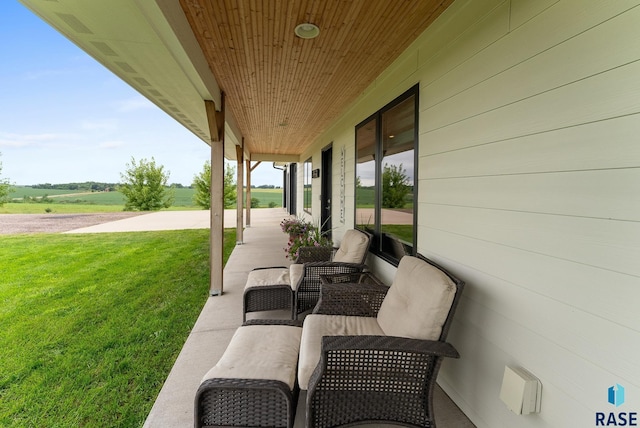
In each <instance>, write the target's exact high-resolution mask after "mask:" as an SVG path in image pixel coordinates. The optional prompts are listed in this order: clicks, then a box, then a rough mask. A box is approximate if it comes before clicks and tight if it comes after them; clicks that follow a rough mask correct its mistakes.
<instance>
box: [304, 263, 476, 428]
mask: <svg viewBox="0 0 640 428" xmlns="http://www.w3.org/2000/svg"><path fill="white" fill-rule="evenodd" d="M407 280H410V283H409V284H407V283H406V282H407ZM400 282H405V283H404V284H400ZM463 288H464V282H462V281H460V280H459V279H457V278H455V277H454V276H453V275H451V274H449V273H447V272H446V271H445V270H444V269H442V268H441V267H439V266H437V265H436V264H435V263H433V262H431V261H429V260H427V259H425V258H424V257H420V258H417V257H410V256H405V257H404V258H403V259H402V260H401V262H400V265H399V267H398V273H397V274H396V278H395V280H394V284H393V285H392V286H391V287H386V286H384V285H380V284H375V283H364V284H347V285H345V284H328V285H323V289H322V298H321V301H320V303H319V305H318V307H316V309H315V310H314V314H312V315H309V316H308V317H307V318H306V319H305V323H304V326H303V332H302V344H301V350H300V352H301V354H300V359H299V362H298V381H299V383H300V387H301V388H302V389H305V388H307V389H308V393H307V427H309V428H311V427H334V426H343V425H344V426H349V425H355V424H360V423H393V424H400V425H404V426H416V427H435V424H436V422H435V419H434V414H433V391H434V386H435V382H436V377H437V375H438V370H439V368H440V365H441V363H442V360H443V359H444V358H445V357H449V358H458V357H459V354H458V352H457V351H456V349H455V348H454V347H453V346H452V345H451V344H449V343H446V342H445V339H446V336H447V334H448V332H449V328H450V326H451V323H452V320H453V315H454V312H455V309H456V307H457V305H458V302H459V301H460V296H461V294H462V290H463ZM431 289H434V291H433V300H431V299H430V298H429V294H430V292H431ZM390 290H393V291H391V292H389V293H388V291H390ZM333 294H337V295H338V296H333ZM340 295H342V296H340ZM347 295H350V296H351V297H347ZM353 296H356V297H353ZM383 296H384V297H383ZM399 296H400V297H399ZM442 296H445V297H442ZM403 299H405V301H403ZM392 300H393V301H392ZM398 301H400V304H401V305H403V304H406V305H407V308H406V310H401V309H400V307H399V306H398ZM436 301H437V302H440V303H438V304H437V305H436V303H434V302H436ZM430 306H432V307H434V309H433V310H431V312H436V313H438V314H439V315H437V316H433V317H432V318H433V322H432V323H431V324H430V325H429V323H428V320H427V319H428V318H429V316H427V315H428V314H425V313H424V312H426V310H425V308H428V307H430ZM380 308H382V309H381V310H380V312H378V309H380ZM421 309H422V311H423V312H420V310H421ZM352 310H354V311H355V313H356V314H357V315H359V316H350V313H351V311H352ZM416 311H417V312H416ZM382 312H385V313H382ZM416 314H417V315H416ZM362 315H365V316H362ZM383 318H386V319H383ZM341 323H342V324H341ZM336 324H337V325H338V326H339V327H338V328H336V327H335V326H336ZM336 330H339V332H336ZM385 330H386V331H385ZM336 334H340V335H336ZM315 342H319V343H315ZM316 346H317V347H318V348H320V350H319V353H320V355H319V362H318V363H317V365H316V366H315V369H313V372H312V373H311V375H309V369H310V368H312V367H313V365H312V363H313V361H314V359H315V361H317V358H318V356H317V355H315V353H316V352H317V348H316ZM305 353H306V354H307V355H304V354H305ZM310 363H311V364H310Z"/></svg>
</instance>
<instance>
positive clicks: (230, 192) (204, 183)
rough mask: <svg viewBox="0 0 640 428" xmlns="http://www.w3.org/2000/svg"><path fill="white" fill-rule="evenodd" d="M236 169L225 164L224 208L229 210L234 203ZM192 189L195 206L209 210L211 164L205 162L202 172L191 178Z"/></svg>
mask: <svg viewBox="0 0 640 428" xmlns="http://www.w3.org/2000/svg"><path fill="white" fill-rule="evenodd" d="M235 173H236V169H235V168H234V167H233V166H231V165H229V164H226V166H225V171H224V207H225V208H231V207H232V206H233V204H235V202H236V196H237V193H236V183H235V181H234V179H233V178H234V176H235ZM193 187H194V188H195V189H196V193H195V195H194V197H193V200H194V202H195V203H196V205H200V206H201V207H202V208H203V209H205V210H208V209H210V208H211V162H210V161H206V162H205V164H204V167H203V168H202V172H201V173H200V174H198V175H196V176H195V177H193Z"/></svg>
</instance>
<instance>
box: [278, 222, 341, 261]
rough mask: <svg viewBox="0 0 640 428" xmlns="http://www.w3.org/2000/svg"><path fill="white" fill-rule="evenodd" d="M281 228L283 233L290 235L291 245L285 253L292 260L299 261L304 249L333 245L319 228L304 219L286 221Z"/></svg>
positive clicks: (281, 224) (288, 245)
mask: <svg viewBox="0 0 640 428" xmlns="http://www.w3.org/2000/svg"><path fill="white" fill-rule="evenodd" d="M280 227H281V228H282V231H283V232H285V233H288V234H289V243H288V244H287V248H285V249H284V251H285V252H286V253H287V258H288V259H290V260H294V261H295V260H297V259H298V256H299V255H300V248H302V247H331V245H332V243H331V241H330V240H329V239H328V238H327V237H326V236H325V235H323V233H322V231H321V230H320V228H319V227H317V226H314V225H313V224H311V223H309V222H306V221H304V220H302V219H298V218H296V219H284V220H283V221H282V222H281V223H280Z"/></svg>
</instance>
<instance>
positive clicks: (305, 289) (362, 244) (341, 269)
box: [289, 229, 371, 318]
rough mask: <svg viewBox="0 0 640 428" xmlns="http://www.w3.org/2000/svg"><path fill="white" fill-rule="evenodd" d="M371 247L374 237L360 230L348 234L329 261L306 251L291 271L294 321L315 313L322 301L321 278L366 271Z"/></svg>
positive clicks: (351, 230)
mask: <svg viewBox="0 0 640 428" xmlns="http://www.w3.org/2000/svg"><path fill="white" fill-rule="evenodd" d="M370 246H371V235H370V234H369V233H367V232H364V231H362V230H358V229H350V230H348V231H346V232H345V234H344V236H343V237H342V241H341V243H340V247H339V248H338V249H337V250H336V251H335V253H334V254H333V258H332V259H331V260H330V261H319V260H318V258H317V257H316V258H313V257H311V255H312V254H314V253H315V252H316V251H317V249H316V248H314V247H305V248H303V249H301V251H300V257H299V258H298V260H297V261H296V264H294V265H291V266H290V267H289V271H290V275H291V283H292V285H293V289H294V290H295V291H294V309H295V317H296V318H297V316H298V315H299V314H301V313H303V312H306V311H308V310H310V309H313V308H314V306H315V305H316V303H318V299H319V297H320V285H321V283H322V281H321V280H320V277H321V275H335V274H353V273H359V272H362V271H364V270H365V269H366V265H365V264H364V262H365V260H366V258H367V255H368V253H369V247H370Z"/></svg>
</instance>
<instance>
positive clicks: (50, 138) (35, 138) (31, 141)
mask: <svg viewBox="0 0 640 428" xmlns="http://www.w3.org/2000/svg"><path fill="white" fill-rule="evenodd" d="M72 138H76V137H75V136H73V135H72V134H55V133H42V134H10V133H5V132H0V147H32V146H40V145H43V144H47V143H59V142H60V141H61V140H68V139H72Z"/></svg>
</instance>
